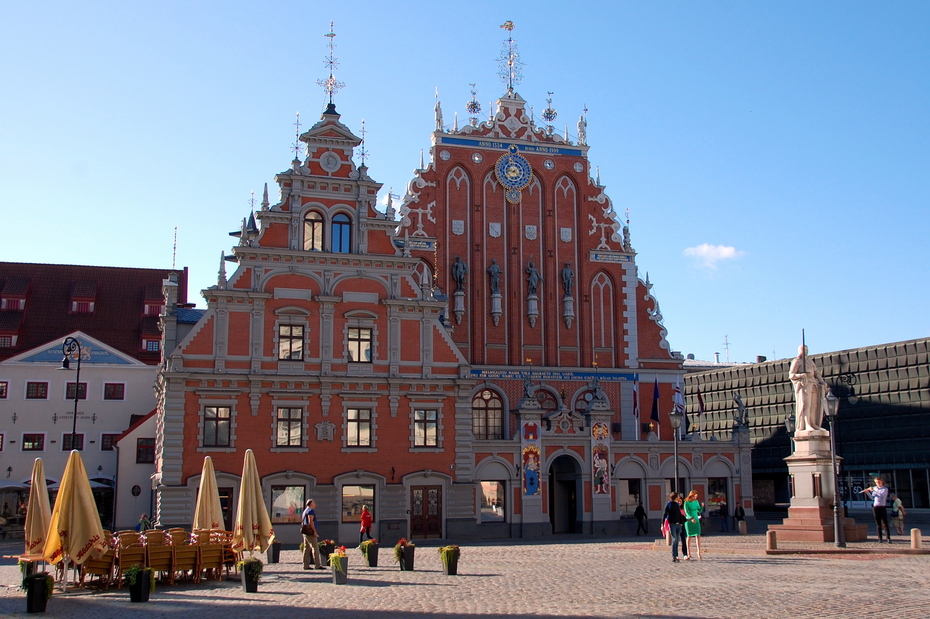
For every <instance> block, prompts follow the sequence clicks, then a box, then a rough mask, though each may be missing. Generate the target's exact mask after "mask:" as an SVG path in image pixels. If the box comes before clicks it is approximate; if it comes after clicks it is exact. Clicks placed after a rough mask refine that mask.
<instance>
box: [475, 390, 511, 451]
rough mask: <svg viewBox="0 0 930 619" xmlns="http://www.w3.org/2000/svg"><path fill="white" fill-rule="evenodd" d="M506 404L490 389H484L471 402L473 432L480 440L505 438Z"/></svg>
mask: <svg viewBox="0 0 930 619" xmlns="http://www.w3.org/2000/svg"><path fill="white" fill-rule="evenodd" d="M503 419H504V403H503V401H502V400H501V397H500V396H499V395H498V394H497V393H496V392H494V391H491V390H490V389H482V390H481V391H479V392H478V393H476V394H475V397H474V399H472V401H471V430H472V432H473V433H474V435H475V438H476V439H478V440H494V439H502V438H504V425H503Z"/></svg>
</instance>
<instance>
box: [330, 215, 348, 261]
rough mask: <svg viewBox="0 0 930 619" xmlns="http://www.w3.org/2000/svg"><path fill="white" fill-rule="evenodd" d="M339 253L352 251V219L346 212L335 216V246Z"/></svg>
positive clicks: (333, 249)
mask: <svg viewBox="0 0 930 619" xmlns="http://www.w3.org/2000/svg"><path fill="white" fill-rule="evenodd" d="M332 251H333V252H334V253H337V254H348V253H350V252H351V251H352V220H351V219H349V216H348V215H346V214H345V213H339V214H338V215H336V216H335V217H333V248H332Z"/></svg>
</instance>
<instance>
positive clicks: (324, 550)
mask: <svg viewBox="0 0 930 619" xmlns="http://www.w3.org/2000/svg"><path fill="white" fill-rule="evenodd" d="M317 548H318V549H319V552H320V559H321V561H322V562H323V563H328V562H329V555H331V554H333V552H334V551H335V550H336V545H335V544H325V545H320V546H317Z"/></svg>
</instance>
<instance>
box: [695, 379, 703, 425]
mask: <svg viewBox="0 0 930 619" xmlns="http://www.w3.org/2000/svg"><path fill="white" fill-rule="evenodd" d="M696 382H697V401H698V410H697V414H698V432H703V431H704V397H703V396H702V395H701V381H700V380H698V381H696Z"/></svg>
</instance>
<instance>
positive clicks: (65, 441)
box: [61, 432, 84, 451]
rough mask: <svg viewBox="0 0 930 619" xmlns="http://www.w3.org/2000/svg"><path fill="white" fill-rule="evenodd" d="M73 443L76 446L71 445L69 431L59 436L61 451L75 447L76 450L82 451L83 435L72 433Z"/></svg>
mask: <svg viewBox="0 0 930 619" xmlns="http://www.w3.org/2000/svg"><path fill="white" fill-rule="evenodd" d="M74 444H75V445H77V447H72V446H71V433H70V432H69V433H67V434H64V435H62V437H61V450H62V451H71V450H72V449H77V450H78V451H84V435H83V434H75V435H74Z"/></svg>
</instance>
